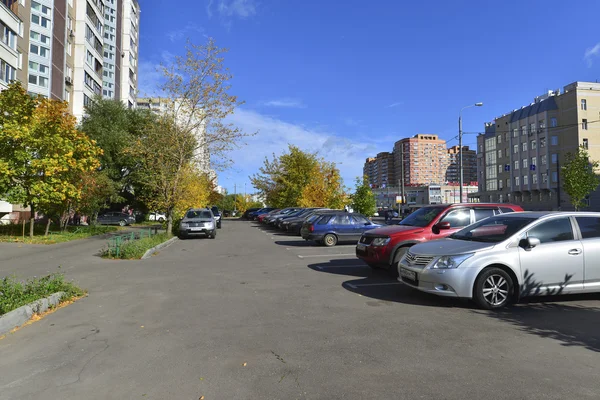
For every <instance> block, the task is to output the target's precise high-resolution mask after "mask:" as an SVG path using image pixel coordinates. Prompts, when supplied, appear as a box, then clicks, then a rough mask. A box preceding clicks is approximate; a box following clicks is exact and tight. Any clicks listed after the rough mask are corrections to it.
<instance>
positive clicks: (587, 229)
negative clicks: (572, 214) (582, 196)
mask: <svg viewBox="0 0 600 400" xmlns="http://www.w3.org/2000/svg"><path fill="white" fill-rule="evenodd" d="M575 220H576V221H577V225H579V230H580V231H581V237H582V238H583V239H592V238H600V217H576V218H575Z"/></svg>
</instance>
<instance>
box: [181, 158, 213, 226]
mask: <svg viewBox="0 0 600 400" xmlns="http://www.w3.org/2000/svg"><path fill="white" fill-rule="evenodd" d="M213 190H214V184H213V180H212V179H211V178H210V176H208V174H205V173H200V172H198V171H196V170H194V169H193V168H191V167H189V166H188V167H187V168H185V169H184V170H183V173H182V179H181V190H180V191H179V192H178V195H177V196H176V200H175V209H174V215H175V218H176V219H180V218H182V217H183V215H184V214H185V212H186V211H187V210H188V209H190V208H195V207H208V206H210V205H211V203H210V195H211V193H212V192H213Z"/></svg>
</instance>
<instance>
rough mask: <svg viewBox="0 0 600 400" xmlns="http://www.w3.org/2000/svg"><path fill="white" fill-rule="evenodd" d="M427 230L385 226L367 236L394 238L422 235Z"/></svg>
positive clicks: (412, 227)
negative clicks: (402, 235)
mask: <svg viewBox="0 0 600 400" xmlns="http://www.w3.org/2000/svg"><path fill="white" fill-rule="evenodd" d="M424 230H425V229H424V228H421V227H420V226H404V225H391V226H383V227H381V228H376V229H373V230H370V231H369V232H368V233H365V235H368V236H394V235H398V234H412V233H420V232H423V231H424Z"/></svg>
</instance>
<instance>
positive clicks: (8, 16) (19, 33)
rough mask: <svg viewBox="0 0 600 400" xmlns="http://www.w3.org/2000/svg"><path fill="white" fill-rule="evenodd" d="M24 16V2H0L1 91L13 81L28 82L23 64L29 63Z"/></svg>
mask: <svg viewBox="0 0 600 400" xmlns="http://www.w3.org/2000/svg"><path fill="white" fill-rule="evenodd" d="M24 14H25V2H24V1H23V0H21V1H19V0H0V90H2V89H5V88H6V87H7V86H8V84H9V83H10V82H11V81H13V80H17V79H18V80H20V81H25V80H26V77H25V75H24V73H23V62H24V61H25V62H27V40H25V38H24V37H23V33H24V32H26V29H25V28H26V24H25V22H24V21H23V15H24Z"/></svg>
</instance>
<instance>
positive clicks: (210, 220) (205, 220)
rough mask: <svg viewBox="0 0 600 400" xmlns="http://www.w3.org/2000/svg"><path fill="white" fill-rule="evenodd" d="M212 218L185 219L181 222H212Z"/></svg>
mask: <svg viewBox="0 0 600 400" xmlns="http://www.w3.org/2000/svg"><path fill="white" fill-rule="evenodd" d="M212 221H213V219H212V218H184V219H182V220H181V222H212Z"/></svg>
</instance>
